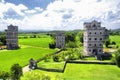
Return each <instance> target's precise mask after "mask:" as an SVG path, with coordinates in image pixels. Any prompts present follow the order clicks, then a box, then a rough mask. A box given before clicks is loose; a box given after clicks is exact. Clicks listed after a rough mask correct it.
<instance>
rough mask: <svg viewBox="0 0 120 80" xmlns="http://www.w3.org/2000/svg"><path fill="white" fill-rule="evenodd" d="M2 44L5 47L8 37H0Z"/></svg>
mask: <svg viewBox="0 0 120 80" xmlns="http://www.w3.org/2000/svg"><path fill="white" fill-rule="evenodd" d="M0 42H2V44H3V45H6V36H5V35H2V36H0Z"/></svg>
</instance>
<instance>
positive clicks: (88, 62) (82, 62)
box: [66, 60, 116, 65]
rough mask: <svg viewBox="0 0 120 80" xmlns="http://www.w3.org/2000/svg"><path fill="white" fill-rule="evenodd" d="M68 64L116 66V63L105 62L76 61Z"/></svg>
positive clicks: (70, 61)
mask: <svg viewBox="0 0 120 80" xmlns="http://www.w3.org/2000/svg"><path fill="white" fill-rule="evenodd" d="M66 62H67V63H79V64H103V65H105V64H106V65H116V64H115V63H114V62H104V61H83V60H80V61H75V60H68V61H66Z"/></svg>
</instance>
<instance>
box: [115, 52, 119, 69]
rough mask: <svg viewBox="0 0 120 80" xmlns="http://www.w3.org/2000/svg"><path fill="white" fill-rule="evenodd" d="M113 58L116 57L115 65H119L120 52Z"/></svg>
mask: <svg viewBox="0 0 120 80" xmlns="http://www.w3.org/2000/svg"><path fill="white" fill-rule="evenodd" d="M115 59H116V64H117V66H118V67H120V54H116V57H115Z"/></svg>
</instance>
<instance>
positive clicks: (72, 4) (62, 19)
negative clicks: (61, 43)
mask: <svg viewBox="0 0 120 80" xmlns="http://www.w3.org/2000/svg"><path fill="white" fill-rule="evenodd" d="M92 20H97V21H99V22H101V25H102V26H103V27H106V28H108V29H115V28H120V0H0V30H4V29H5V28H6V27H7V25H10V24H13V25H16V26H19V29H22V30H74V29H83V23H84V22H89V21H92Z"/></svg>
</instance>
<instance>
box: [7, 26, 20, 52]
mask: <svg viewBox="0 0 120 80" xmlns="http://www.w3.org/2000/svg"><path fill="white" fill-rule="evenodd" d="M6 45H7V49H9V50H12V49H17V48H19V47H18V26H13V25H10V26H8V27H7V30H6Z"/></svg>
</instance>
